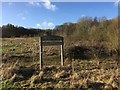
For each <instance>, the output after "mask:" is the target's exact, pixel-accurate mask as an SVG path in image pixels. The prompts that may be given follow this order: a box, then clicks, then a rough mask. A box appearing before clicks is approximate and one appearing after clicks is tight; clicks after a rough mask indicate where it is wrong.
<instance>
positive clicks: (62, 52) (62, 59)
mask: <svg viewBox="0 0 120 90" xmlns="http://www.w3.org/2000/svg"><path fill="white" fill-rule="evenodd" d="M62 42H63V40H62ZM63 44H64V43H63ZM63 44H62V45H61V66H63V65H64V56H63V54H64V49H63Z"/></svg>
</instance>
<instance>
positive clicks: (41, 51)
mask: <svg viewBox="0 0 120 90" xmlns="http://www.w3.org/2000/svg"><path fill="white" fill-rule="evenodd" d="M42 49H43V47H42V37H40V52H39V53H40V70H41V69H42V66H43V65H42V64H43V63H42V53H43V50H42Z"/></svg>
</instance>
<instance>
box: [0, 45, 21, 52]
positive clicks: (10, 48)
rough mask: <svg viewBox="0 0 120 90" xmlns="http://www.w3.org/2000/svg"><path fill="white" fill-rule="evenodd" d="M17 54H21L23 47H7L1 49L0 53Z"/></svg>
mask: <svg viewBox="0 0 120 90" xmlns="http://www.w3.org/2000/svg"><path fill="white" fill-rule="evenodd" d="M10 51H11V52H15V53H19V52H20V51H21V46H18V45H5V46H2V48H0V52H2V53H7V52H10Z"/></svg>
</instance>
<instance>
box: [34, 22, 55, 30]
mask: <svg viewBox="0 0 120 90" xmlns="http://www.w3.org/2000/svg"><path fill="white" fill-rule="evenodd" d="M36 26H37V27H39V28H41V29H53V28H54V27H55V25H54V23H52V22H46V21H44V22H42V23H40V24H39V23H38V24H36Z"/></svg>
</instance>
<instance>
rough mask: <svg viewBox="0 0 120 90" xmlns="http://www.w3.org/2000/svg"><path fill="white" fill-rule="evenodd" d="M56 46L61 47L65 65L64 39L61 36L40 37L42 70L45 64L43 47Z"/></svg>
mask: <svg viewBox="0 0 120 90" xmlns="http://www.w3.org/2000/svg"><path fill="white" fill-rule="evenodd" d="M51 45H52V46H56V45H60V46H61V65H62V66H63V65H64V55H63V54H64V49H63V45H64V39H63V37H61V36H55V35H54V36H53V35H50V36H42V37H40V70H41V69H42V67H43V63H42V54H43V46H51Z"/></svg>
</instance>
